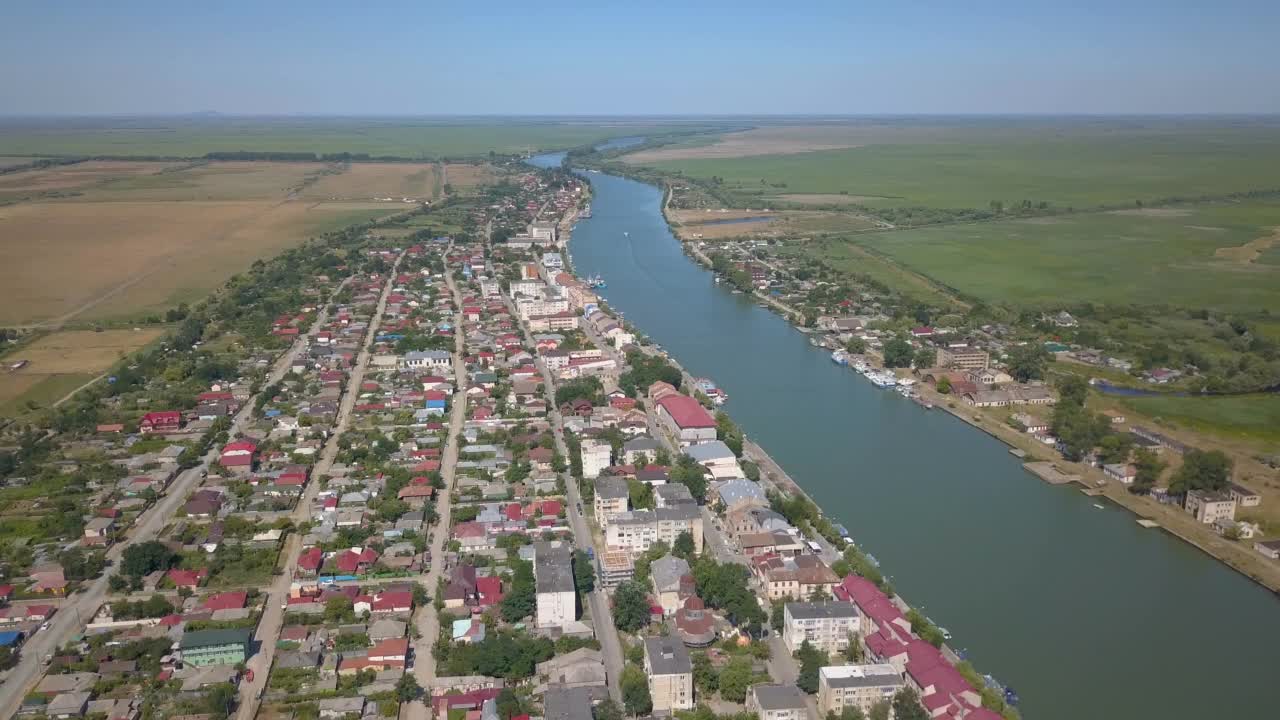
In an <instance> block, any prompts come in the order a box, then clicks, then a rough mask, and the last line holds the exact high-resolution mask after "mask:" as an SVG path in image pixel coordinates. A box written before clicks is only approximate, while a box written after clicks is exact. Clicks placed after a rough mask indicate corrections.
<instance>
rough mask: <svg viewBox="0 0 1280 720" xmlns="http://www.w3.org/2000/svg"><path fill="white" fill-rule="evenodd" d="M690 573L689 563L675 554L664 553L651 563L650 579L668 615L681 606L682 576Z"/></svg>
mask: <svg viewBox="0 0 1280 720" xmlns="http://www.w3.org/2000/svg"><path fill="white" fill-rule="evenodd" d="M688 574H689V563H688V562H686V561H685V560H684V559H682V558H678V557H675V556H674V555H664V556H662V557H660V558H658V559H657V560H654V561H653V562H652V563H651V564H650V565H649V580H650V582H652V583H653V591H654V593H655V596H656V597H657V599H658V605H660V606H661V607H662V613H663V615H666V616H671V615H673V614H675V612H676V610H678V609H679V608H680V587H681V578H683V577H684V576H686V575H688Z"/></svg>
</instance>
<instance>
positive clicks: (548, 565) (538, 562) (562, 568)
mask: <svg viewBox="0 0 1280 720" xmlns="http://www.w3.org/2000/svg"><path fill="white" fill-rule="evenodd" d="M533 574H534V578H535V580H536V581H537V589H538V592H540V593H542V592H573V589H574V585H573V565H572V561H571V559H570V555H569V546H568V545H562V544H560V543H556V544H552V543H549V542H538V543H534V560H533Z"/></svg>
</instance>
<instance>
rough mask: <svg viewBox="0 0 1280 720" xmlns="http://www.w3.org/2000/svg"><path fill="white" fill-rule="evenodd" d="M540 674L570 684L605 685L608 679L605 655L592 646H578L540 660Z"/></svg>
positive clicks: (548, 678)
mask: <svg viewBox="0 0 1280 720" xmlns="http://www.w3.org/2000/svg"><path fill="white" fill-rule="evenodd" d="M538 674H539V675H542V676H543V677H545V678H547V680H549V681H550V682H554V683H565V684H569V685H604V684H605V682H606V680H607V676H606V672H605V665H604V655H603V654H601V652H600V651H599V650H593V649H591V648H578V649H577V650H574V651H573V652H570V653H567V654H565V655H558V656H556V657H553V658H551V659H550V660H547V661H544V662H540V663H538Z"/></svg>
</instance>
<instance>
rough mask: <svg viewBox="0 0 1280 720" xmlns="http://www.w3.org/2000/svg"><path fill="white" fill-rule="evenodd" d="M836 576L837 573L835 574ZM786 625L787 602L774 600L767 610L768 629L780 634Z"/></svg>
mask: <svg viewBox="0 0 1280 720" xmlns="http://www.w3.org/2000/svg"><path fill="white" fill-rule="evenodd" d="M837 574H838V573H837ZM786 623H787V601H786V600H774V601H773V606H772V607H770V608H769V627H771V628H773V631H774V632H777V633H780V632H782V628H783V627H784V626H785V625H786Z"/></svg>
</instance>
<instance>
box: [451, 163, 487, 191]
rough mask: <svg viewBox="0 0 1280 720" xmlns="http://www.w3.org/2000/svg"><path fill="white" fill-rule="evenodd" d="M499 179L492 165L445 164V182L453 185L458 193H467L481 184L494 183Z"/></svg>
mask: <svg viewBox="0 0 1280 720" xmlns="http://www.w3.org/2000/svg"><path fill="white" fill-rule="evenodd" d="M497 179H498V176H497V173H495V172H494V170H493V166H491V165H467V164H463V163H449V164H448V165H445V166H444V184H447V185H449V186H450V187H452V188H453V192H454V193H456V194H465V193H466V192H467V191H468V190H470V189H472V188H475V187H479V186H481V185H492V184H493V183H494V182H496V181H497Z"/></svg>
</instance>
